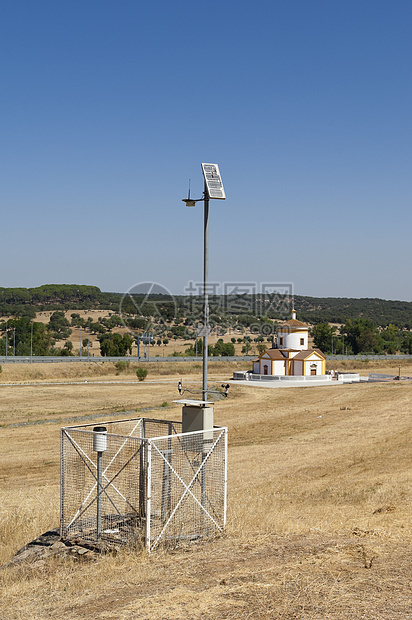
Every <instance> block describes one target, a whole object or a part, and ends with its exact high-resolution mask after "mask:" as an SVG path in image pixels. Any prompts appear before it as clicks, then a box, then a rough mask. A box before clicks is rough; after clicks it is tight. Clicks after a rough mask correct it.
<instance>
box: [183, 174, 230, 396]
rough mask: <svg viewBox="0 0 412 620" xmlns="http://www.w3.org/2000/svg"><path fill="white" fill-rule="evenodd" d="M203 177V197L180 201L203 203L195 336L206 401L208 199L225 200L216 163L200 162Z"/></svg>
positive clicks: (192, 203) (189, 204)
mask: <svg viewBox="0 0 412 620" xmlns="http://www.w3.org/2000/svg"><path fill="white" fill-rule="evenodd" d="M202 172H203V177H204V191H203V197H202V198H197V199H193V198H191V197H190V181H189V193H188V196H187V198H183V199H182V201H183V202H184V203H185V204H186V206H187V207H194V206H196V203H197V202H200V201H201V200H203V205H204V227H203V323H202V325H201V326H199V330H198V333H197V336H201V337H203V379H202V400H203V401H204V402H206V401H207V358H208V339H209V332H210V328H209V296H208V281H209V200H210V199H211V198H212V199H216V200H225V198H226V195H225V190H224V189H223V183H222V179H221V176H220V172H219V166H218V165H217V164H202Z"/></svg>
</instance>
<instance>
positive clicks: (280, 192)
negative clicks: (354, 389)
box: [0, 0, 412, 300]
mask: <svg viewBox="0 0 412 620" xmlns="http://www.w3.org/2000/svg"><path fill="white" fill-rule="evenodd" d="M1 13H2V15H1V22H0V51H1V56H0V57H1V64H0V67H1V69H0V71H1V73H0V79H1V97H0V136H1V139H0V140H1V147H0V153H1V155H0V157H1V160H0V206H1V213H0V217H1V244H0V259H1V278H0V286H27V287H32V286H38V285H40V284H45V283H78V284H93V285H97V286H99V287H100V288H101V289H102V290H105V291H119V292H124V291H126V290H128V289H129V288H130V287H132V286H133V285H134V284H137V283H139V282H142V281H154V282H158V283H160V284H162V285H163V286H165V287H167V288H168V289H169V290H171V291H172V292H175V293H181V292H183V290H184V288H185V286H186V284H187V282H188V281H190V280H193V281H195V282H197V281H200V280H201V278H202V258H203V255H202V227H203V209H202V203H198V205H197V207H196V208H194V209H188V208H186V207H185V206H184V204H183V203H182V202H181V199H182V198H184V197H185V196H186V194H187V187H188V179H189V178H191V179H192V195H195V196H196V197H200V196H201V193H202V189H203V180H202V174H201V168H200V164H201V162H202V161H203V162H216V163H218V164H219V166H220V170H221V173H222V178H223V182H224V186H225V190H226V195H227V200H226V201H224V202H222V201H217V200H215V201H212V202H211V209H210V212H211V213H210V278H211V280H213V281H215V282H235V281H239V282H240V281H246V282H256V283H258V284H259V283H260V282H292V283H293V284H294V290H295V293H296V294H301V295H312V296H333V297H382V298H386V299H403V300H412V286H411V275H410V266H411V263H412V243H411V230H412V226H411V225H412V221H411V220H412V217H411V208H412V189H411V185H412V183H411V169H412V166H411V164H412V151H411V149H412V140H411V126H412V123H411V117H412V96H411V95H412V38H411V32H412V3H411V2H410V0H391V1H389V0H387V1H382V0H356V1H355V0H339V1H338V0H256V1H255V2H253V3H250V2H244V1H243V0H240V1H239V0H236V1H235V0H220V2H216V1H211V2H199V1H197V0H176V1H175V2H170V1H165V0H161V1H159V0H158V1H156V0H155V1H152V2H138V1H137V0H119V1H117V2H115V1H114V0H110V1H109V0H82V1H81V2H80V1H79V0H70V2H68V1H67V0H59V1H58V2H56V0H37V1H36V2H34V1H33V0H15V1H13V2H4V3H2V11H1Z"/></svg>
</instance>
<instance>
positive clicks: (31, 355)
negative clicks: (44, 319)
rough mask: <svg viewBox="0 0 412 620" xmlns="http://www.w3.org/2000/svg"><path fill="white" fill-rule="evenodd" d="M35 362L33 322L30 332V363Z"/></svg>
mask: <svg viewBox="0 0 412 620" xmlns="http://www.w3.org/2000/svg"><path fill="white" fill-rule="evenodd" d="M32 361H33V322H32V324H31V330H30V362H32Z"/></svg>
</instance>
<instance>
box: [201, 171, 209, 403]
mask: <svg viewBox="0 0 412 620" xmlns="http://www.w3.org/2000/svg"><path fill="white" fill-rule="evenodd" d="M203 204H204V233H203V250H204V253H203V304H204V305H203V329H204V334H203V381H202V398H203V400H204V401H206V400H207V355H208V340H209V299H208V290H207V287H208V278H209V265H208V262H209V193H208V189H207V185H206V181H205V192H204V200H203Z"/></svg>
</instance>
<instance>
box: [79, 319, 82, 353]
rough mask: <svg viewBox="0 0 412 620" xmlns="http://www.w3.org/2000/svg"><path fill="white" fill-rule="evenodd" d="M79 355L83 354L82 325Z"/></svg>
mask: <svg viewBox="0 0 412 620" xmlns="http://www.w3.org/2000/svg"><path fill="white" fill-rule="evenodd" d="M79 356H80V357H81V356H82V328H81V326H80V353H79Z"/></svg>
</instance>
